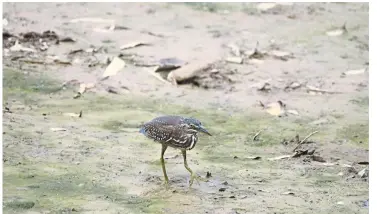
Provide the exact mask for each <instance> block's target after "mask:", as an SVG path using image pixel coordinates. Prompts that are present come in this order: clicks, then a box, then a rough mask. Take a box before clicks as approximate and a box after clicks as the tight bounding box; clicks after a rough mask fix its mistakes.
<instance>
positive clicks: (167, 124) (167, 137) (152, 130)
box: [139, 115, 211, 186]
mask: <svg viewBox="0 0 377 214" xmlns="http://www.w3.org/2000/svg"><path fill="white" fill-rule="evenodd" d="M139 132H140V133H142V134H144V135H145V136H147V137H148V138H150V139H153V140H154V141H156V142H158V143H160V144H161V145H162V148H161V157H160V161H161V165H162V172H163V173H164V177H165V185H167V184H168V182H169V179H168V176H167V174H166V169H165V161H164V153H165V151H166V149H167V148H168V147H169V146H170V147H173V148H176V149H180V150H181V152H182V156H183V161H184V165H185V168H186V169H187V171H189V172H190V175H191V176H190V186H191V185H192V183H193V182H194V180H195V179H199V177H197V176H196V175H195V174H194V172H193V171H192V170H191V169H190V167H189V166H188V164H187V160H186V150H191V149H193V148H194V147H195V145H196V143H197V142H198V135H197V134H198V132H203V133H206V134H208V135H210V136H211V134H210V133H209V132H208V131H207V130H206V129H205V128H204V127H203V126H202V123H201V122H200V121H199V120H197V119H195V118H186V117H181V116H173V115H167V116H161V117H157V118H154V119H153V120H151V121H149V122H147V123H145V124H144V125H143V126H142V127H141V128H140V131H139Z"/></svg>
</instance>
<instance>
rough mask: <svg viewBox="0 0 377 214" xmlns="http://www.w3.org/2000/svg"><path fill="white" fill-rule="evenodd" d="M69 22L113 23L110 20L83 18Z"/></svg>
mask: <svg viewBox="0 0 377 214" xmlns="http://www.w3.org/2000/svg"><path fill="white" fill-rule="evenodd" d="M70 22H71V23H77V22H95V23H114V22H115V21H114V20H112V19H102V18H94V17H85V18H78V19H72V20H71V21H70Z"/></svg>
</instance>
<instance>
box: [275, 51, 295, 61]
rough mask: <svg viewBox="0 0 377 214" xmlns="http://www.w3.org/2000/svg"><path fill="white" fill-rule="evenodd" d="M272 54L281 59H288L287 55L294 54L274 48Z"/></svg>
mask: <svg viewBox="0 0 377 214" xmlns="http://www.w3.org/2000/svg"><path fill="white" fill-rule="evenodd" d="M270 55H272V56H274V57H277V58H279V59H286V58H287V57H290V56H292V54H291V53H289V52H285V51H279V50H272V51H270Z"/></svg>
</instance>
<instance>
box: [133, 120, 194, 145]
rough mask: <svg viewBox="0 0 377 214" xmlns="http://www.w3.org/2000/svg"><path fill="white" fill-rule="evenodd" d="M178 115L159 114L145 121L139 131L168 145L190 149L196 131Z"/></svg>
mask: <svg viewBox="0 0 377 214" xmlns="http://www.w3.org/2000/svg"><path fill="white" fill-rule="evenodd" d="M184 119H185V118H183V117H180V116H161V117H157V118H155V119H153V120H151V121H149V122H147V123H145V124H144V125H143V126H142V127H141V129H140V133H143V134H144V135H145V136H147V137H148V138H151V139H153V140H155V141H157V142H159V143H164V144H166V145H168V146H171V147H174V148H179V149H187V150H191V149H193V148H194V147H195V145H196V143H197V141H198V137H197V133H198V131H196V130H194V129H191V128H190V126H188V125H187V124H186V123H185V122H184Z"/></svg>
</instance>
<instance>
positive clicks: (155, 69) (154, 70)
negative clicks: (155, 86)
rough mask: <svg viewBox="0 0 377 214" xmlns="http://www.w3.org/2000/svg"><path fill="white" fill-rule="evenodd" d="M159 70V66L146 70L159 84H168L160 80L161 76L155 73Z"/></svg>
mask: <svg viewBox="0 0 377 214" xmlns="http://www.w3.org/2000/svg"><path fill="white" fill-rule="evenodd" d="M159 68H160V66H155V67H153V68H152V69H148V72H149V73H150V74H152V76H154V77H156V79H158V80H160V81H161V82H163V83H170V82H168V81H166V80H165V79H164V78H162V77H161V75H159V74H158V73H157V71H158V69H159Z"/></svg>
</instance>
